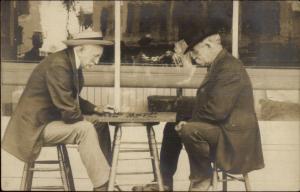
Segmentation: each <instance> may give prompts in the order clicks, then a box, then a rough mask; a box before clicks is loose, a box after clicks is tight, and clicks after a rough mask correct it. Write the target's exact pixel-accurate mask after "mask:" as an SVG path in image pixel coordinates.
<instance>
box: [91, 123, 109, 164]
mask: <svg viewBox="0 0 300 192" xmlns="http://www.w3.org/2000/svg"><path fill="white" fill-rule="evenodd" d="M94 126H95V129H96V131H97V135H98V138H99V145H100V148H101V150H102V152H103V154H104V156H105V158H106V160H107V162H108V164H109V165H111V161H112V150H111V139H110V132H109V126H108V124H107V123H96V124H94Z"/></svg>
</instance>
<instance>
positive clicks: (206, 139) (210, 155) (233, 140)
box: [148, 20, 264, 191]
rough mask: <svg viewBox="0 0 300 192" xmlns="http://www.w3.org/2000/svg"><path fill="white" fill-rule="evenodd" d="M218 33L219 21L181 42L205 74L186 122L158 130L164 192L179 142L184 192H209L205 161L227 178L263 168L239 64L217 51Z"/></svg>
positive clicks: (247, 82)
mask: <svg viewBox="0 0 300 192" xmlns="http://www.w3.org/2000/svg"><path fill="white" fill-rule="evenodd" d="M224 29H226V28H225V27H224V25H222V22H221V21H220V20H212V21H210V23H209V24H207V27H206V28H203V29H202V30H200V31H199V32H197V33H196V35H195V36H194V37H192V38H187V39H186V42H187V43H188V48H187V49H186V50H185V54H189V55H190V57H191V58H192V60H193V61H194V63H196V64H197V65H200V66H203V67H207V68H208V72H207V74H206V77H205V78H204V80H203V82H202V83H201V85H200V86H199V88H198V90H197V96H196V98H195V101H194V102H195V103H194V105H193V106H194V107H193V110H192V114H189V115H184V116H190V117H191V118H190V119H184V121H183V120H182V119H177V120H178V121H180V122H179V123H178V124H177V126H176V125H175V124H174V123H168V124H166V127H165V129H164V137H163V142H162V149H161V154H160V157H161V162H160V168H161V173H162V177H163V181H164V185H165V189H167V190H172V188H173V175H174V174H175V171H176V168H177V162H178V158H179V154H180V151H181V149H182V143H183V144H184V146H185V149H186V151H187V153H188V157H189V162H190V181H191V184H190V187H189V191H207V190H208V189H209V187H210V185H211V178H212V167H211V162H216V164H217V166H218V167H219V168H221V169H222V170H224V171H227V172H229V173H233V174H242V173H247V172H250V171H252V170H256V169H261V168H263V167H264V162H263V154H262V148H261V140H260V132H259V127H258V122H257V118H256V114H255V110H254V103H253V90H252V85H251V82H250V79H249V76H248V74H247V72H246V70H245V68H244V66H243V64H242V62H241V61H240V60H238V59H236V58H234V57H233V56H232V55H231V54H229V53H228V52H227V51H226V50H225V49H224V48H223V46H222V39H221V35H220V34H221V32H222V31H224ZM188 106H190V105H188ZM177 117H180V115H179V114H177ZM148 186H150V185H148ZM150 189H151V188H150ZM152 189H153V187H152Z"/></svg>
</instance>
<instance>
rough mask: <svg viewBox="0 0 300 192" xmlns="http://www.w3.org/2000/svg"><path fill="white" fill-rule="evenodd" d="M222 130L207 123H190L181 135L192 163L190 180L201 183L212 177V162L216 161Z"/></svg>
mask: <svg viewBox="0 0 300 192" xmlns="http://www.w3.org/2000/svg"><path fill="white" fill-rule="evenodd" d="M220 132H221V129H220V127H219V126H217V125H213V124H210V123H205V122H188V123H187V124H185V125H184V126H183V128H182V129H181V131H180V133H179V135H180V138H181V140H182V142H183V144H184V147H185V150H186V152H187V154H188V157H189V162H190V180H191V181H198V182H201V181H203V180H205V179H208V178H211V177H212V173H213V170H212V167H211V162H212V161H213V160H214V159H215V158H214V156H215V153H216V146H217V143H218V137H219V134H220Z"/></svg>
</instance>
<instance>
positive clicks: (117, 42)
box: [114, 1, 121, 111]
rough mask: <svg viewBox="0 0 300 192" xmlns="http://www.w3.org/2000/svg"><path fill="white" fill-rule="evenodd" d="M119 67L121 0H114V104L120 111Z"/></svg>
mask: <svg viewBox="0 0 300 192" xmlns="http://www.w3.org/2000/svg"><path fill="white" fill-rule="evenodd" d="M120 67H121V1H115V79H114V80H115V81H114V106H115V107H116V110H117V111H120V94H121V88H120V74H121V73H120Z"/></svg>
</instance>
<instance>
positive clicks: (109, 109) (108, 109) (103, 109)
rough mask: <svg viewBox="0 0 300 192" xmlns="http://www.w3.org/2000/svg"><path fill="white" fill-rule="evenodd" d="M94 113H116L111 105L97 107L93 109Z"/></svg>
mask: <svg viewBox="0 0 300 192" xmlns="http://www.w3.org/2000/svg"><path fill="white" fill-rule="evenodd" d="M94 111H95V112H96V113H116V112H117V111H116V110H115V107H113V106H111V105H106V106H105V107H103V106H97V107H95V109H94Z"/></svg>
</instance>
